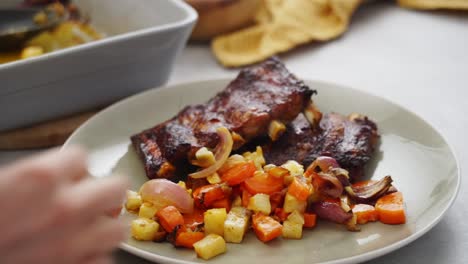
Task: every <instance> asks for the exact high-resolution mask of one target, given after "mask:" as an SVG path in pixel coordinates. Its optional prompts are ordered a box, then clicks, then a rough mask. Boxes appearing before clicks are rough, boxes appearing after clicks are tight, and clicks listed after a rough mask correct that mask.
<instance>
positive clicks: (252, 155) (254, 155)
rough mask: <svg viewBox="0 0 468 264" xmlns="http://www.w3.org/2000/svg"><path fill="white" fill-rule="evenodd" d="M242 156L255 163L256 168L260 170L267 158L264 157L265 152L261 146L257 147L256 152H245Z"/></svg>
mask: <svg viewBox="0 0 468 264" xmlns="http://www.w3.org/2000/svg"><path fill="white" fill-rule="evenodd" d="M242 156H244V158H245V159H246V160H247V161H253V162H254V164H255V167H257V169H259V170H262V168H263V165H265V163H266V161H265V158H264V157H263V150H262V148H261V147H260V146H257V149H256V150H255V152H245V153H243V154H242Z"/></svg>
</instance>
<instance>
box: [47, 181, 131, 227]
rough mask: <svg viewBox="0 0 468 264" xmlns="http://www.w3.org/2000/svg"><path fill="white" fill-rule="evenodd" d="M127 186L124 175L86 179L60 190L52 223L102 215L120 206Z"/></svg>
mask: <svg viewBox="0 0 468 264" xmlns="http://www.w3.org/2000/svg"><path fill="white" fill-rule="evenodd" d="M127 188H128V180H127V179H126V178H124V177H117V176H113V177H108V178H103V179H86V180H84V181H81V182H79V183H77V184H76V185H73V186H69V187H67V188H63V189H62V190H60V193H59V194H58V198H57V204H56V205H55V213H54V215H55V217H54V218H55V219H54V223H53V224H60V223H63V222H67V221H71V220H73V219H75V218H78V217H79V218H81V219H87V218H94V217H96V216H97V215H104V214H105V213H106V212H107V211H109V210H112V209H114V208H116V207H119V206H121V204H122V202H123V199H124V197H125V190H126V189H127Z"/></svg>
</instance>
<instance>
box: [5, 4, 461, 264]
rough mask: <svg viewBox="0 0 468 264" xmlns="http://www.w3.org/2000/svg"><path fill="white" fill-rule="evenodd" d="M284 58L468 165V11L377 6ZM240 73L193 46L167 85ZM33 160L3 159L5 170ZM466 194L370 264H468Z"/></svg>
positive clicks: (10, 155)
mask: <svg viewBox="0 0 468 264" xmlns="http://www.w3.org/2000/svg"><path fill="white" fill-rule="evenodd" d="M281 58H282V59H283V60H284V61H285V62H286V64H287V66H288V68H289V69H290V70H291V71H292V72H294V73H296V75H298V76H300V77H301V78H306V79H316V80H324V81H329V82H336V83H340V84H344V85H347V86H351V87H355V88H357V89H362V90H364V91H368V92H370V93H373V94H376V95H380V96H383V97H386V98H388V99H391V100H393V101H394V102H397V103H398V104H400V105H403V106H404V107H406V108H408V109H410V110H412V111H414V112H416V113H417V114H419V115H420V116H422V117H423V118H424V119H426V120H427V121H429V122H430V123H431V124H432V125H434V126H435V127H436V128H437V129H438V130H439V131H440V132H441V133H442V134H443V135H444V136H445V137H446V139H447V140H448V141H449V143H451V144H452V145H453V146H454V148H455V150H456V154H457V156H458V159H459V162H460V165H461V166H462V169H463V168H464V167H465V165H467V164H468V137H467V135H468V134H467V131H468V111H467V110H466V107H467V106H468V103H467V102H468V12H465V13H455V12H437V13H430V12H416V11H409V10H404V9H400V8H398V7H396V6H395V5H394V4H393V3H392V2H375V3H371V4H368V5H366V6H363V7H362V8H360V9H359V11H358V12H357V13H356V15H355V17H354V19H353V22H352V24H351V27H350V30H349V31H348V32H347V33H346V35H345V36H343V37H341V38H340V39H338V40H335V41H333V42H330V43H326V44H312V45H308V46H305V47H302V48H299V49H297V50H296V51H293V52H290V53H288V54H287V55H283V56H281ZM236 72H237V71H236V70H226V69H223V68H222V67H220V66H219V65H218V64H217V63H216V61H215V59H214V58H213V56H212V54H211V52H210V50H209V48H208V47H207V46H203V45H199V46H193V45H191V46H189V47H187V48H186V49H185V50H184V52H183V53H182V55H181V56H180V57H179V59H178V61H177V64H176V66H175V69H174V72H173V75H172V78H171V80H170V83H178V82H188V81H193V80H205V79H212V78H221V77H233V76H235V74H236ZM29 153H31V152H0V163H5V162H8V161H12V160H14V159H16V158H18V157H21V156H24V155H26V154H29ZM462 176H463V175H462ZM422 180H423V179H422ZM467 187H468V183H467V181H464V180H462V187H461V190H460V193H459V195H458V198H457V200H456V202H455V204H454V206H453V207H452V208H451V209H450V210H449V211H448V213H447V214H446V216H445V217H444V218H443V219H442V221H441V222H440V223H439V224H438V225H437V226H435V227H434V228H433V229H432V230H431V231H430V232H428V233H427V234H426V235H424V236H423V237H421V238H420V239H418V240H416V241H415V242H413V243H411V244H410V245H408V246H406V247H404V248H402V249H400V250H397V251H395V252H393V253H391V254H388V255H386V256H384V257H381V258H378V259H376V260H373V261H371V262H369V263H385V264H390V263H454V264H455V263H457V264H458V263H459V264H462V263H468V254H467V253H466V251H467V250H468V223H467V219H468V206H466V204H465V203H464V202H466V201H468V192H467ZM116 262H117V263H119V264H124V263H135V264H144V263H149V262H146V261H144V260H142V259H140V258H137V257H134V256H132V255H129V254H127V253H125V252H117V253H116Z"/></svg>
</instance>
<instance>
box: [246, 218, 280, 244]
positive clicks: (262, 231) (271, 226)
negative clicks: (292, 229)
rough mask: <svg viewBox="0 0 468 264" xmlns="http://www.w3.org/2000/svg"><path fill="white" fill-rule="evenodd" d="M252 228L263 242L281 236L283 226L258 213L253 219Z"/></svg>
mask: <svg viewBox="0 0 468 264" xmlns="http://www.w3.org/2000/svg"><path fill="white" fill-rule="evenodd" d="M252 227H253V230H254V231H255V234H256V235H257V237H258V239H259V240H260V241H262V242H268V241H271V240H273V239H275V238H277V237H279V236H281V233H282V229H283V226H282V225H281V224H280V223H279V222H278V221H276V220H275V219H273V218H272V217H270V216H266V215H263V214H261V213H257V214H255V215H254V216H253V217H252Z"/></svg>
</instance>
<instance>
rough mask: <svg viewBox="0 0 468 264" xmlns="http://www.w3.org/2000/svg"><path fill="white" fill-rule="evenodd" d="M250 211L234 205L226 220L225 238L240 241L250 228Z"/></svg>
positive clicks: (230, 240) (228, 240)
mask: <svg viewBox="0 0 468 264" xmlns="http://www.w3.org/2000/svg"><path fill="white" fill-rule="evenodd" d="M249 219H250V211H249V210H247V209H246V208H244V207H233V208H232V209H231V211H229V214H228V215H227V218H226V221H225V222H224V239H226V242H230V243H240V242H242V239H243V238H244V235H245V233H246V232H247V229H248V228H249Z"/></svg>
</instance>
